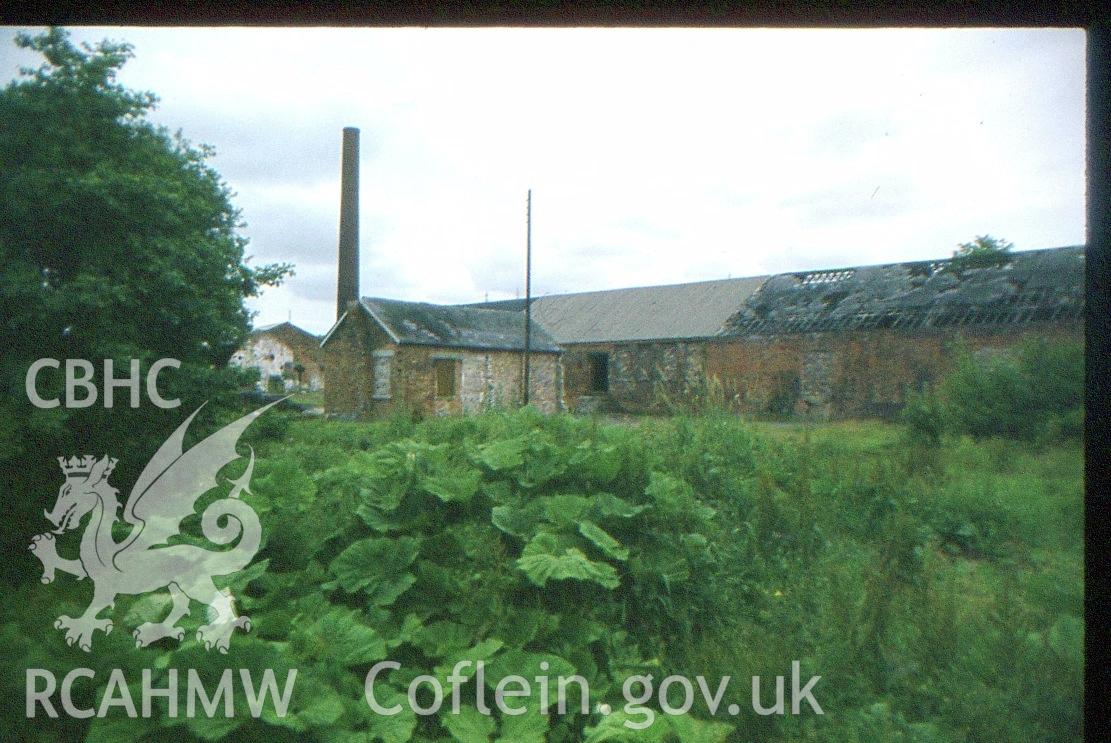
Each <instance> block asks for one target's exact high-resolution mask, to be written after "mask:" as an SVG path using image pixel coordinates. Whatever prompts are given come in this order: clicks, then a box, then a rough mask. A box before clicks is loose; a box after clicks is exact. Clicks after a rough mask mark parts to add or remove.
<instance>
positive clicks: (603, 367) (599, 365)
mask: <svg viewBox="0 0 1111 743" xmlns="http://www.w3.org/2000/svg"><path fill="white" fill-rule="evenodd" d="M587 360H588V362H589V365H588V368H589V370H590V391H591V392H609V388H610V356H609V354H608V353H592V354H590V356H589V357H588V359H587Z"/></svg>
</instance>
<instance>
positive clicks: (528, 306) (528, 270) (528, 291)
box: [525, 188, 532, 405]
mask: <svg viewBox="0 0 1111 743" xmlns="http://www.w3.org/2000/svg"><path fill="white" fill-rule="evenodd" d="M525 230H526V232H525V405H528V404H529V351H530V350H531V349H530V346H531V345H532V189H531V188H530V189H529V190H528V201H527V202H526V205H525Z"/></svg>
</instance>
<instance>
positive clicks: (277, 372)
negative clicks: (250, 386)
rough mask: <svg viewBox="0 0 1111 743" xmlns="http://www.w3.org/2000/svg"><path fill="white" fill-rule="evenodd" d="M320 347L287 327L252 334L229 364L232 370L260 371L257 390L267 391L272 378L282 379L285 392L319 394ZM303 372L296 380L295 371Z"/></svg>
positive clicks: (321, 374)
mask: <svg viewBox="0 0 1111 743" xmlns="http://www.w3.org/2000/svg"><path fill="white" fill-rule="evenodd" d="M321 357H322V354H321V351H320V347H319V343H318V342H317V341H316V340H315V339H313V338H311V337H308V336H306V335H303V334H301V333H299V332H297V331H296V330H294V329H292V328H289V327H287V326H282V327H278V328H275V329H273V330H267V331H262V332H257V333H252V334H251V336H250V337H249V338H248V339H247V342H246V344H244V346H243V348H241V349H239V350H238V351H236V352H235V353H234V354H233V355H232V357H231V360H230V362H229V363H230V364H231V365H232V366H242V367H253V368H255V369H258V371H259V387H260V388H262V389H266V387H267V385H268V383H269V380H270V378H271V377H281V379H282V387H283V388H284V389H285V390H286V391H293V390H297V389H305V390H319V389H321V388H322V387H323V385H324V374H323V370H322V369H321ZM297 366H300V367H301V368H302V371H301V373H300V379H299V380H298V373H297V371H296V367H297Z"/></svg>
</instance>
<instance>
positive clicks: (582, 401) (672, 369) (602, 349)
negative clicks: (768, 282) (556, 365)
mask: <svg viewBox="0 0 1111 743" xmlns="http://www.w3.org/2000/svg"><path fill="white" fill-rule="evenodd" d="M599 353H604V354H606V356H607V358H608V361H609V369H608V388H607V390H606V392H605V393H604V394H599V392H598V391H597V390H595V389H593V385H592V382H591V380H592V373H591V372H592V362H591V356H592V355H593V354H599ZM705 359H706V351H705V344H704V343H703V342H700V341H659V342H652V341H646V342H636V343H583V344H576V345H575V346H573V347H571V348H569V349H568V350H567V351H566V352H565V353H564V354H563V370H564V398H565V400H566V402H567V405H568V407H569V408H570V409H571V410H577V411H580V412H592V411H593V410H595V409H597V410H600V411H603V412H605V411H614V412H624V413H649V412H660V411H661V410H662V409H663V408H664V407H665V405H666V401H667V400H668V399H677V398H683V397H686V396H688V395H689V394H690V391H691V389H692V388H696V387H698V386H700V385H701V384H702V383H703V382H704V380H705Z"/></svg>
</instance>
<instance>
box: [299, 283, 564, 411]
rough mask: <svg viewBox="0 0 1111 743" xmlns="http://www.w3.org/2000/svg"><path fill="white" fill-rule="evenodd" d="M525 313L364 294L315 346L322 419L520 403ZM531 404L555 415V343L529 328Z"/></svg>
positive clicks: (538, 329)
mask: <svg viewBox="0 0 1111 743" xmlns="http://www.w3.org/2000/svg"><path fill="white" fill-rule="evenodd" d="M524 331H525V328H524V314H523V313H519V312H506V311H501V310H479V309H471V308H466V307H453V306H449V305H436V304H425V303H422V302H401V301H397V300H391V299H369V298H364V299H362V300H361V301H359V302H355V303H352V304H350V305H349V306H348V309H347V310H346V311H345V312H344V313H343V315H342V316H341V317H340V319H339V321H338V322H337V323H336V324H335V325H334V326H333V327H332V329H331V330H330V331H328V334H327V335H326V336H325V337H324V340H323V342H322V343H321V348H322V349H323V350H324V353H325V359H326V361H325V377H326V381H325V385H324V408H325V410H326V411H327V413H328V414H329V415H335V416H340V417H347V418H375V417H382V416H388V415H391V414H394V413H398V412H405V413H408V414H415V415H418V416H423V415H451V414H462V413H478V412H481V411H483V410H489V409H492V408H516V407H518V406H520V405H521V404H523V402H524V376H525V375H524V359H525V354H524V348H525V332H524ZM529 347H530V354H529V390H530V394H529V403H530V404H531V405H533V406H534V407H536V408H538V409H539V410H541V411H543V412H548V413H554V412H557V411H559V410H560V409H561V404H560V399H559V389H560V387H561V381H560V368H559V347H558V346H557V345H556V344H555V342H554V341H553V340H552V339H551V337H550V336H549V335H548V334H547V333H546V332H545V331H544V330H543V328H541V327H540V326H539V325H537V324H536V323H535V322H534V323H533V324H532V329H531V338H530V342H529Z"/></svg>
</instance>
